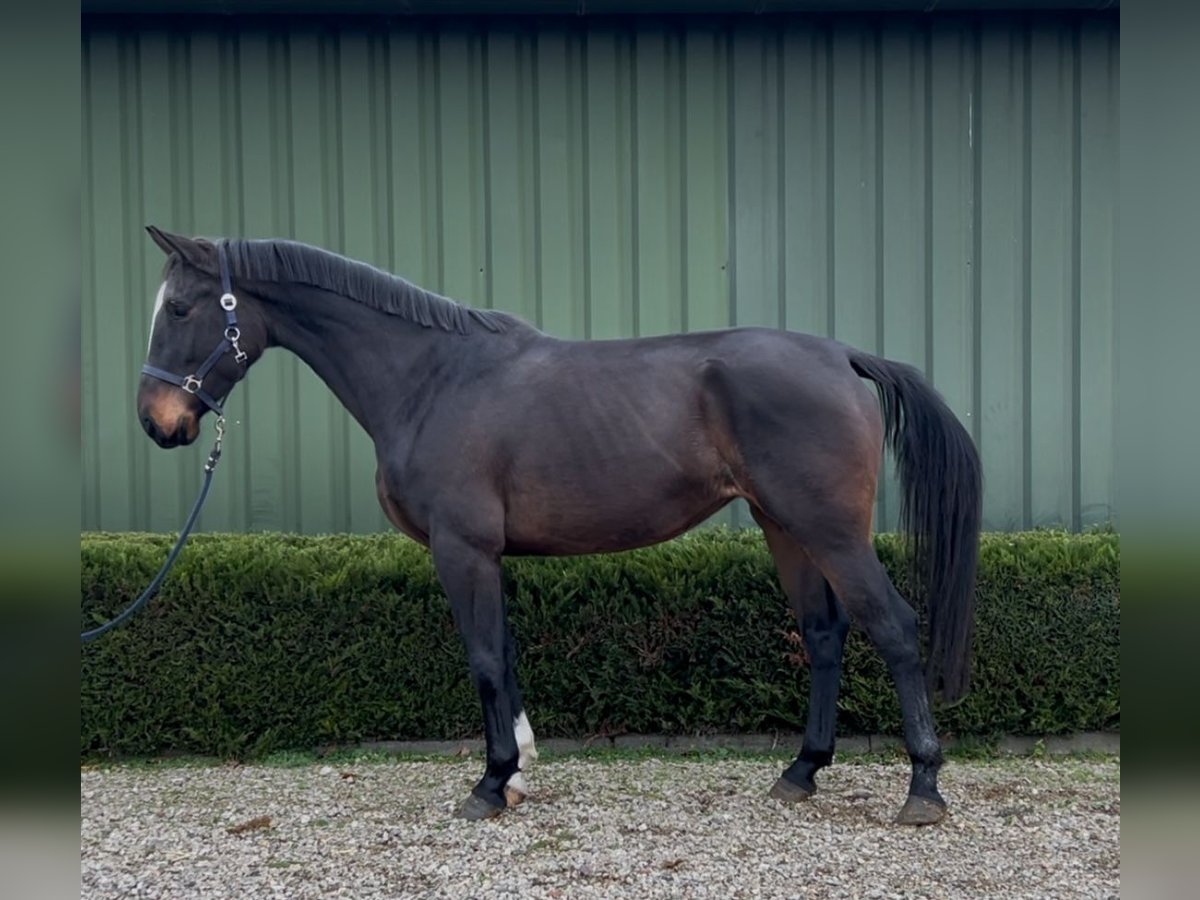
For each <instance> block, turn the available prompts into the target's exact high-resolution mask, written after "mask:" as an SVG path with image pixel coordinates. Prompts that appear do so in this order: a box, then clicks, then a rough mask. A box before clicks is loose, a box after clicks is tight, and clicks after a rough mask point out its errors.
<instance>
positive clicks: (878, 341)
mask: <svg viewBox="0 0 1200 900" xmlns="http://www.w3.org/2000/svg"><path fill="white" fill-rule="evenodd" d="M874 38H875V46H874V50H875V222H874V224H875V310H874V314H875V352H876V353H878V354H880V355H883V351H884V346H885V344H884V340H885V337H886V336H885V334H884V290H885V284H884V271H883V240H884V234H883V218H884V216H883V213H884V205H883V204H884V200H883V154H884V139H883V31H882V29H881V28H880V27H879V26H876V27H875V29H874ZM879 496H880V499H881V500H882V498H883V492H882V491H881V492H880V494H879ZM883 512H884V511H883V510H881V515H882V513H883Z"/></svg>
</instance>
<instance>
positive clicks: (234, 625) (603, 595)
mask: <svg viewBox="0 0 1200 900" xmlns="http://www.w3.org/2000/svg"><path fill="white" fill-rule="evenodd" d="M170 543H171V537H170V536H166V535H144V534H103V533H100V534H94V533H89V534H84V535H82V536H81V541H80V545H81V546H80V550H81V573H82V584H81V599H82V610H81V613H82V614H81V626H82V627H83V628H88V627H92V626H93V625H95V624H96V623H98V622H100V621H102V620H104V619H107V618H109V617H111V616H112V615H113V614H115V613H116V612H118V611H119V610H120V609H122V608H124V607H125V605H127V604H128V603H129V602H130V601H131V600H132V599H133V598H134V597H136V596H137V594H138V593H139V592H140V591H141V590H142V588H143V586H144V585H145V584H147V583H148V582H149V580H150V578H151V577H152V576H153V575H154V573H155V571H156V570H157V568H158V566H159V565H160V564H161V562H162V560H163V559H164V557H165V555H166V553H167V551H168V549H169V547H170ZM876 545H877V549H878V552H879V554H880V558H881V559H882V560H883V561H884V564H885V565H886V567H887V568H888V570H889V571H890V572H891V573H892V577H893V579H894V580H895V581H896V583H897V586H898V587H899V588H900V590H901V591H902V592H903V591H904V582H903V575H902V573H903V571H904V568H905V566H904V560H903V551H902V544H901V543H900V542H899V541H898V540H896V539H895V538H894V537H893V536H890V535H881V536H879V537H878V538H877V540H876ZM505 592H506V597H507V599H508V604H509V611H510V616H511V618H512V622H513V629H514V632H515V634H516V637H517V642H518V645H519V654H520V656H519V663H518V666H519V678H520V679H521V682H522V685H523V689H524V692H525V701H526V706H527V708H528V710H529V713H530V717H531V719H532V721H533V723H534V727H535V730H536V731H537V733H538V735H539V736H569V737H581V736H586V735H595V734H610V735H611V734H623V733H635V734H636V733H675V734H701V733H714V732H717V733H730V732H753V731H771V730H787V731H796V730H802V729H803V727H804V717H805V713H806V709H807V703H808V699H807V691H808V672H807V668H806V664H805V657H804V653H803V647H802V644H801V642H800V640H799V635H798V633H797V629H796V627H795V624H794V622H793V621H792V619H791V617H790V613H789V612H788V610H787V606H786V603H785V602H784V599H783V596H782V593H781V591H780V589H779V587H778V582H777V581H776V576H775V571H774V568H773V567H772V565H771V559H770V556H769V554H768V553H767V550H766V548H765V545H764V542H763V540H762V537H761V535H760V534H759V533H758V532H757V531H744V532H738V531H730V530H725V529H706V530H700V531H697V532H694V533H692V534H690V535H686V536H685V537H683V538H680V539H678V540H675V541H672V542H669V543H667V544H663V545H659V546H657V547H651V548H648V549H644V550H637V551H632V552H627V553H622V554H614V555H608V556H594V557H571V558H556V559H509V560H506V561H505ZM977 596H978V613H977V627H976V637H975V659H974V667H973V673H974V674H973V681H972V690H971V693H970V694H969V695H968V696H967V697H966V699H965V700H963V701H961V702H960V703H958V704H956V705H955V706H953V707H950V708H946V709H938V710H936V712H935V715H936V717H937V723H938V727H939V730H940V731H941V732H943V733H944V734H951V735H956V736H966V735H978V736H994V735H997V734H1037V735H1045V734H1059V733H1066V732H1072V731H1080V730H1097V729H1115V728H1118V727H1119V721H1120V594H1119V542H1118V537H1117V536H1116V535H1115V534H1111V533H1095V534H1084V535H1072V534H1066V533H1061V532H1041V531H1036V532H1026V533H1017V534H987V535H984V537H983V540H982V547H981V559H980V575H979V582H978V591H977ZM81 678H82V686H81V698H80V699H81V715H80V746H81V754H82V755H83V756H84V757H96V756H102V755H121V756H125V755H150V754H157V753H163V752H185V753H200V754H206V755H217V756H222V757H232V758H242V759H245V758H252V757H254V756H257V755H261V754H264V753H267V752H272V751H276V750H281V749H301V748H312V747H317V746H324V745H329V744H345V743H353V742H359V741H370V740H403V739H457V738H461V737H468V736H478V735H479V734H480V732H481V728H482V725H481V714H480V708H479V701H478V699H477V696H476V694H475V692H474V690H473V688H472V687H471V685H470V682H469V680H468V676H467V667H466V656H465V653H464V652H463V649H462V645H461V642H460V640H459V638H458V635H457V633H456V632H455V631H454V627H453V623H452V621H451V617H450V612H449V606H448V604H447V602H446V599H445V596H444V594H443V593H442V591H441V588H440V587H439V585H438V583H437V580H436V577H435V575H434V572H433V569H432V566H431V564H430V559H429V555H428V552H427V551H426V550H424V548H422V547H419V546H418V545H416V544H414V543H413V542H411V541H409V540H407V539H405V538H402V537H399V536H390V535H386V536H385V535H379V536H341V535H338V536H320V537H302V536H291V535H278V534H256V535H196V536H195V537H193V538H192V541H191V543H190V544H189V545H188V548H187V550H186V551H185V552H184V554H183V555H182V557H181V558H180V561H179V563H178V564H177V566H176V567H175V569H174V570H173V572H172V574H171V575H170V577H169V578H168V580H167V582H166V584H165V585H164V587H163V590H162V592H161V593H160V595H159V596H158V597H157V598H155V600H154V601H152V602H151V603H150V604H149V606H148V607H147V608H146V609H144V610H143V611H142V612H141V613H139V615H138V616H137V617H136V618H135V619H134V620H133V621H132V622H131V623H130V624H129V625H128V626H126V627H124V628H122V629H118V630H117V631H115V632H112V633H110V634H108V635H106V636H105V637H102V638H101V639H99V640H98V641H96V642H94V643H92V644H88V645H86V646H84V647H83V648H82V662H81ZM838 727H839V731H840V732H842V733H877V734H878V733H882V734H898V733H900V714H899V705H898V703H897V700H896V693H895V689H894V687H893V685H892V683H891V681H890V679H889V678H888V675H887V672H886V669H885V667H884V665H883V663H882V661H881V660H880V658H879V656H878V654H877V653H875V651H874V649H873V648H872V647H871V646H870V645H869V644H868V642H867V641H866V640H865V638H864V637H863V635H862V633H861V631H859V630H858V629H857V628H856V629H854V630H853V631H852V632H851V635H850V639H849V642H848V645H847V651H846V662H845V669H844V674H843V680H842V691H841V695H840V700H839V713H838Z"/></svg>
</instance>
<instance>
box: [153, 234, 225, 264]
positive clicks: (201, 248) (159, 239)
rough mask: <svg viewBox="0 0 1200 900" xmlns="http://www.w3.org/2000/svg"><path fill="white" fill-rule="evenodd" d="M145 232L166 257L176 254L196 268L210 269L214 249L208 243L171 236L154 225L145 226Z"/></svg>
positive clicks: (178, 235) (175, 235)
mask: <svg viewBox="0 0 1200 900" xmlns="http://www.w3.org/2000/svg"><path fill="white" fill-rule="evenodd" d="M146 231H147V233H148V234H149V235H150V237H151V238H153V240H154V243H156V244H158V246H159V247H160V248H161V249H162V252H163V253H165V254H167V255H168V256H170V255H171V254H172V253H178V254H179V255H180V257H182V258H183V259H184V260H185V261H187V262H189V263H191V264H192V265H194V266H196V267H197V268H201V269H209V268H212V254H213V250H214V247H213V245H212V244H210V243H209V242H208V241H204V240H198V239H196V238H189V237H184V236H183V235H180V234H172V233H171V232H169V231H163V230H162V229H161V228H159V227H157V226H156V225H147V226H146Z"/></svg>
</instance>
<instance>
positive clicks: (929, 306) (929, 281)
mask: <svg viewBox="0 0 1200 900" xmlns="http://www.w3.org/2000/svg"><path fill="white" fill-rule="evenodd" d="M924 92H925V121H924V122H923V123H922V125H923V126H924V130H925V147H924V156H925V248H924V250H925V285H924V287H925V338H924V341H923V343H924V348H925V376H926V377H927V378H932V377H933V360H934V346H933V28H932V26H931V25H930V24H929V23H928V22H926V23H925V84H924Z"/></svg>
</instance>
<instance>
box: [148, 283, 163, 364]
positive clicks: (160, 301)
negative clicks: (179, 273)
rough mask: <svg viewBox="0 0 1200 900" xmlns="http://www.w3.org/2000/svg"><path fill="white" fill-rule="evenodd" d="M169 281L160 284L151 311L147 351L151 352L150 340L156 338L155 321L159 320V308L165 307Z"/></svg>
mask: <svg viewBox="0 0 1200 900" xmlns="http://www.w3.org/2000/svg"><path fill="white" fill-rule="evenodd" d="M166 290H167V283H166V282H165V281H164V282H163V283H162V284H160V285H159V286H158V296H156V297H155V298H154V312H152V313H150V331H149V332H148V333H147V335H146V352H147V353H149V352H150V341H152V340H153V339H154V323H155V322H157V321H158V313H159V310H161V309H162V307H163V294H165V293H166Z"/></svg>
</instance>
